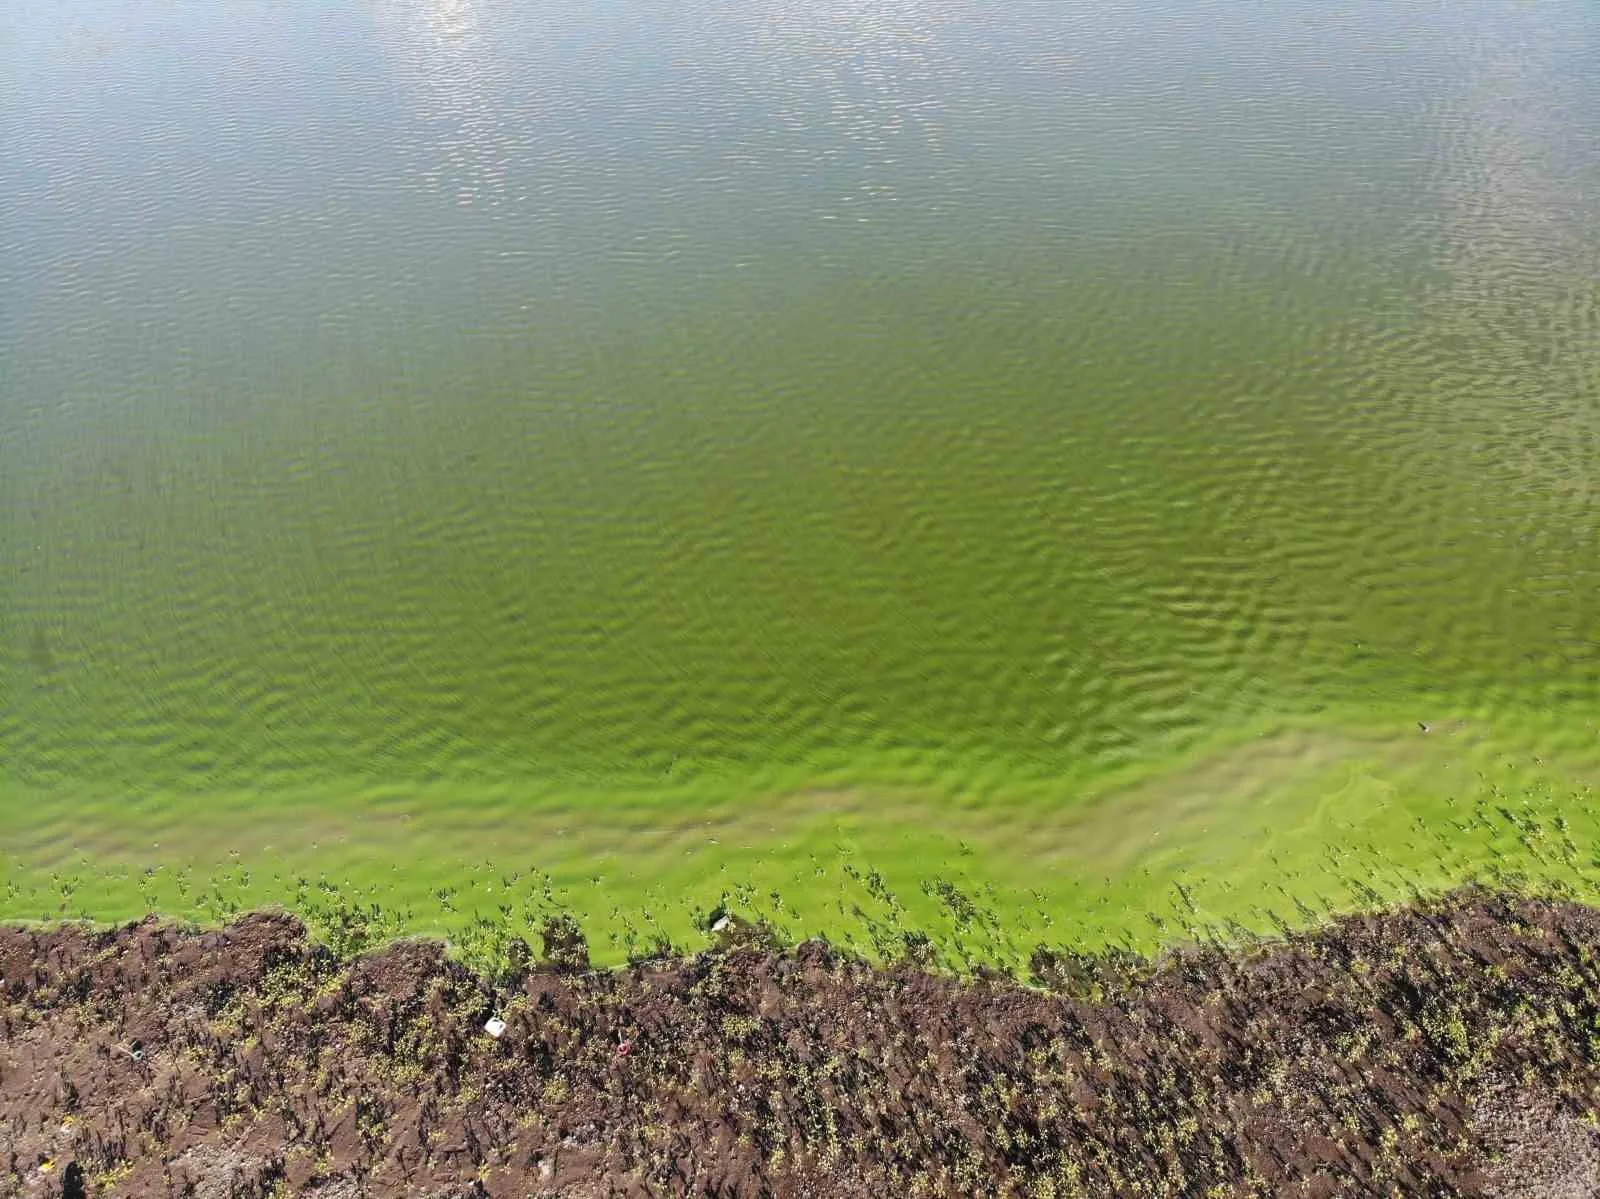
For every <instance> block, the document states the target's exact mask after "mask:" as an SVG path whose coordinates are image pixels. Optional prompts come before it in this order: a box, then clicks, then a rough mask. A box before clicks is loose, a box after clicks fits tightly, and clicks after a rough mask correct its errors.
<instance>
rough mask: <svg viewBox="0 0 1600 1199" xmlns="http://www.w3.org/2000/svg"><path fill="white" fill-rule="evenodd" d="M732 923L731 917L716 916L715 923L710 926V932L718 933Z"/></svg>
mask: <svg viewBox="0 0 1600 1199" xmlns="http://www.w3.org/2000/svg"><path fill="white" fill-rule="evenodd" d="M732 923H733V917H731V916H718V917H717V922H716V923H715V924H713V925H712V926H711V931H712V932H714V933H720V932H721V931H722V930H723V929H725V928H727V927H728V925H730V924H732Z"/></svg>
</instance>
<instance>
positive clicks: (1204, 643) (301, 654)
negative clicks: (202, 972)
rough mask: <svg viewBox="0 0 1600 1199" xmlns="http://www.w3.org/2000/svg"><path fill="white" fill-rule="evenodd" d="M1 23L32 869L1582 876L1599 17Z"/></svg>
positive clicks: (779, 8) (144, 882)
mask: <svg viewBox="0 0 1600 1199" xmlns="http://www.w3.org/2000/svg"><path fill="white" fill-rule="evenodd" d="M4 29H5V36H4V38H3V39H0V60H3V63H4V68H5V69H4V70H3V71H0V78H4V80H5V83H4V84H3V91H0V122H3V124H0V142H3V144H4V145H5V146H6V147H7V148H8V153H6V154H5V155H4V156H3V157H0V220H3V226H0V232H3V235H4V244H5V254H4V258H3V261H0V288H3V291H0V301H3V303H0V752H3V763H0V770H3V772H4V774H3V778H0V840H3V846H4V853H5V857H4V862H5V865H4V869H5V870H6V872H7V874H6V882H7V895H6V898H5V899H4V900H3V901H0V910H3V911H4V912H5V914H8V915H16V916H30V917H37V916H39V915H51V914H61V913H65V914H69V915H75V914H80V913H87V914H91V915H96V916H103V917H120V916H125V915H128V914H131V913H132V912H134V911H137V910H139V909H141V908H142V907H143V906H145V905H147V904H154V905H156V906H159V907H162V908H164V909H167V910H176V911H182V912H187V913H190V914H196V915H204V914H208V913H212V912H215V911H218V910H221V909H223V908H225V907H226V906H227V905H231V904H237V903H243V902H262V901H269V900H280V901H287V902H296V901H300V900H303V899H304V898H305V896H306V894H307V892H306V890H305V886H302V882H301V880H307V882H306V884H305V885H306V886H310V887H312V888H313V890H315V889H316V885H317V883H318V881H319V880H322V879H326V880H327V882H328V883H329V885H330V886H333V887H339V888H345V889H353V890H355V891H358V892H359V893H361V894H363V895H368V896H373V897H381V899H382V902H383V903H385V904H386V905H389V906H390V907H392V908H393V909H394V910H396V911H399V912H402V913H405V916H404V919H405V921H407V922H409V924H410V925H411V926H414V927H419V928H434V927H443V928H450V927H455V926H457V925H459V924H460V923H461V921H463V920H465V919H468V918H469V917H470V915H471V914H472V913H475V912H478V911H488V912H494V911H497V910H498V909H499V907H500V905H501V904H503V903H505V904H509V903H510V901H509V900H506V899H504V898H503V896H504V895H505V894H506V893H507V889H508V888H509V889H510V892H511V893H514V894H523V895H526V894H534V895H535V897H536V898H539V899H540V901H541V902H555V900H556V899H559V901H560V902H562V903H564V904H567V905H569V906H573V907H575V908H577V909H578V910H580V911H581V912H583V913H584V914H585V916H586V917H587V918H588V919H589V921H590V922H591V924H592V926H593V927H595V928H600V929H604V930H606V931H607V932H608V933H609V934H610V935H612V936H614V937H616V938H617V942H616V944H617V945H618V946H619V947H620V946H621V945H622V944H623V943H624V942H626V941H627V940H629V939H630V938H634V937H636V936H639V937H645V936H647V934H646V933H645V932H641V931H639V930H640V929H641V928H644V927H647V926H650V925H651V924H652V922H655V923H656V924H658V925H659V926H660V927H663V928H666V929H668V930H670V931H671V933H672V935H674V936H682V935H686V930H687V929H688V928H689V927H690V922H691V921H692V919H693V914H694V912H695V910H696V909H700V910H704V909H705V908H706V907H708V906H710V905H712V904H714V903H716V902H717V901H718V900H719V899H720V898H721V897H722V896H723V895H724V894H727V895H729V896H730V897H733V898H735V899H737V900H738V901H739V902H741V903H743V904H745V905H746V906H749V907H752V909H754V908H755V907H756V906H758V905H764V906H762V907H761V910H762V911H764V912H766V913H767V914H769V915H773V916H774V918H777V916H779V915H781V916H782V917H783V921H784V922H785V923H786V924H787V925H788V926H789V927H791V928H792V929H794V930H796V931H801V932H809V931H829V932H832V933H834V934H835V935H840V936H866V937H868V938H870V937H872V936H873V935H875V934H874V932H873V930H874V929H875V928H877V925H878V917H876V916H873V915H872V914H871V913H872V911H873V910H874V909H873V908H872V904H874V903H877V904H878V905H879V906H880V907H884V908H886V909H893V910H896V911H898V908H897V907H896V905H899V907H903V908H905V909H906V913H907V914H906V916H905V919H906V920H913V919H917V920H938V919H943V918H945V917H947V916H948V917H949V918H950V919H952V920H954V921H955V923H956V925H957V926H962V917H963V913H965V912H967V909H966V908H963V907H962V903H963V902H965V901H964V900H959V899H956V900H953V899H952V896H953V895H956V894H957V891H955V890H952V889H951V888H957V890H958V891H959V894H960V895H962V896H965V895H968V894H973V895H980V896H984V897H986V898H985V899H984V902H985V903H986V904H987V905H988V910H992V911H994V912H999V913H1003V914H1005V916H1006V918H1007V919H1006V922H1005V923H1007V924H1008V925H1009V926H1011V927H1021V926H1023V925H1026V926H1027V927H1028V928H1030V929H1038V928H1044V929H1048V930H1053V931H1052V935H1054V934H1055V933H1059V932H1061V930H1062V929H1068V930H1070V935H1072V936H1076V937H1079V938H1081V939H1086V940H1109V939H1116V938H1118V937H1132V938H1135V939H1139V938H1143V939H1144V940H1145V941H1146V942H1147V941H1148V940H1149V939H1150V938H1157V939H1159V938H1160V937H1162V936H1166V935H1169V934H1172V935H1176V933H1175V930H1181V929H1182V928H1183V927H1185V925H1186V923H1188V921H1187V917H1186V915H1185V912H1187V916H1188V917H1197V916H1198V915H1199V914H1200V913H1201V912H1202V911H1203V912H1204V913H1207V914H1209V917H1210V918H1214V919H1217V920H1242V921H1246V922H1251V921H1254V922H1255V923H1256V924H1260V923H1261V922H1262V921H1264V920H1266V919H1268V916H1267V913H1268V912H1269V911H1270V912H1271V913H1272V914H1273V915H1276V914H1277V912H1278V911H1279V910H1280V909H1281V910H1283V911H1289V910H1291V909H1294V908H1295V906H1296V905H1312V906H1315V905H1316V904H1318V903H1331V904H1339V903H1346V902H1352V901H1355V900H1359V899H1360V898H1361V897H1362V894H1363V891H1362V888H1369V887H1372V886H1374V885H1375V884H1374V882H1373V881H1372V880H1384V881H1382V886H1385V887H1389V886H1393V887H1402V886H1409V885H1413V884H1430V885H1431V884H1435V883H1438V882H1442V881H1448V880H1449V879H1451V878H1458V877H1462V876H1464V875H1466V874H1469V873H1472V872H1474V871H1483V870H1486V869H1488V868H1490V867H1492V866H1495V865H1499V866H1501V867H1506V866H1508V865H1509V866H1513V867H1516V868H1518V869H1526V870H1528V871H1530V872H1532V873H1536V874H1539V873H1543V874H1547V875H1549V876H1550V877H1560V878H1563V879H1566V880H1568V881H1570V882H1574V883H1575V884H1578V885H1587V884H1586V879H1587V878H1588V875H1589V873H1590V867H1591V865H1592V858H1593V838H1592V833H1593V828H1592V822H1591V821H1590V817H1589V814H1588V798H1587V793H1586V791H1585V788H1586V787H1588V786H1589V785H1591V784H1592V783H1593V782H1594V781H1595V779H1596V772H1595V762H1596V760H1597V758H1600V745H1597V728H1596V725H1597V719H1600V718H1597V712H1600V674H1597V666H1600V646H1597V637H1596V634H1597V617H1600V603H1597V599H1596V588H1597V584H1600V515H1597V512H1600V509H1597V506H1596V503H1595V499H1596V497H1595V489H1596V480H1597V478H1600V473H1597V471H1600V403H1597V400H1600V233H1597V231H1600V219H1597V218H1600V150H1597V147H1600V84H1597V82H1596V80H1595V78H1594V76H1593V72H1592V71H1590V70H1589V69H1587V68H1588V65H1589V64H1591V63H1592V61H1593V52H1594V51H1595V50H1596V46H1595V44H1594V43H1595V40H1596V31H1595V29H1594V27H1593V22H1592V20H1591V19H1590V14H1589V13H1588V12H1587V11H1586V6H1585V5H1584V4H1583V3H1579V2H1577V0H1571V2H1561V0H1557V2H1556V3H1553V4H1549V5H1544V6H1541V7H1540V8H1538V9H1537V10H1533V9H1529V8H1526V7H1524V6H1519V5H1512V4H1502V3H1492V2H1487V0H1486V2H1483V3H1468V4H1464V5H1450V6H1439V5H1436V4H1421V3H1418V4H1404V3H1402V4H1390V3H1385V4H1378V3H1358V4H1356V5H1354V6H1350V7H1345V8H1341V9H1339V10H1337V11H1332V10H1328V9H1326V7H1325V6H1322V7H1319V6H1313V5H1309V4H1300V3H1291V2H1287V0H1277V2H1275V3H1272V4H1269V5H1266V6H1262V7H1256V8H1252V9H1251V10H1250V11H1248V12H1246V11H1243V10H1242V9H1240V8H1239V7H1238V6H1228V5H1223V4H1220V3H1201V4H1198V5H1186V6H1181V11H1175V10H1174V8H1173V6H1167V5H1158V4H1154V3H1148V2H1146V3H1140V2H1133V3H1125V4H1112V5H1104V4H1095V5H1086V4H1077V3H1067V4H1043V3H1023V4H1018V5H1008V6H1005V8H1004V10H1003V11H999V10H997V9H995V8H993V7H991V6H986V5H979V4H974V3H965V2H962V0H950V2H944V3H912V2H903V0H889V2H886V3H881V4H869V5H864V6H863V5H846V4H842V3H835V2H834V0H818V2H816V3H809V4H793V3H791V4H781V3H756V4H745V5H738V6H732V5H720V4H714V3H690V4H686V5H685V4H675V5H670V6H669V5H656V4H652V3H648V2H646V0H623V2H621V3H617V4H610V5H593V4H577V3H572V4H552V5H540V6H528V5H517V4H512V3H508V2H505V0H347V2H345V3H341V4H336V5H322V4H318V5H311V4H305V3H294V4H289V5H270V6H269V5H264V4H252V3H238V4H232V5H226V6H218V5H207V4H200V3H192V2H188V0H180V2H179V3H176V4H173V5H168V6H164V7H162V8H160V9H159V10H156V9H149V10H145V9H142V8H140V9H133V8H127V7H124V6H118V5H114V4H109V3H99V2H93V0H71V2H69V3H66V4H63V5H59V6H56V7H54V8H52V9H50V10H44V9H39V10H37V11H33V10H27V11H19V12H15V13H11V14H8V16H7V17H6V25H5V26H4ZM1423 726H1426V729H1427V731H1424V730H1423ZM1506 812H1508V813H1509V815H1504V814H1497V813H1506ZM1546 836H1548V837H1549V838H1550V840H1548V841H1545V840H1544V838H1545V837H1546ZM874 870H876V871H878V872H879V873H878V874H877V875H873V874H872V871H874ZM859 878H867V879H869V880H870V879H876V880H878V881H874V882H873V883H872V885H871V886H870V887H867V888H866V889H865V890H863V889H862V886H861V885H858V879H859ZM952 880H954V881H952ZM1290 883H1293V884H1294V886H1293V887H1288V884H1290ZM1180 885H1181V890H1180V889H1179V887H1180ZM530 887H531V888H532V891H529V888H530ZM1196 887H1200V888H1201V889H1202V890H1200V891H1197V890H1196V889H1195V888H1196ZM1286 887H1288V889H1289V890H1292V891H1293V892H1294V893H1293V895H1292V896H1290V895H1288V894H1285V893H1283V889H1284V888H1286ZM547 889H548V895H546V890H547ZM991 889H992V890H991ZM885 895H891V896H892V902H890V900H886V899H885V898H884V896H885ZM465 896H470V897H471V898H470V899H468V898H464V897H465ZM493 896H500V897H502V898H491V897H493ZM1175 896H1176V897H1177V898H1176V899H1175V898H1174V897H1175ZM1184 896H1187V897H1188V898H1184ZM518 902H521V901H520V900H519V901H518ZM1174 903H1176V904H1177V908H1176V909H1175V908H1174V906H1173V905H1174ZM512 906H515V905H512ZM780 908H781V911H780V910H779V909H780ZM1190 909H1193V910H1190ZM647 917H648V918H647ZM899 918H900V917H898V916H896V919H899ZM967 923H968V924H970V923H971V921H970V919H968V922H967ZM962 927H964V926H962ZM863 930H865V931H863ZM957 931H960V929H959V927H958V928H957ZM991 933H993V936H999V935H1000V934H999V933H998V932H994V930H993V928H991ZM985 935H986V936H987V935H989V934H985ZM1062 935H1068V934H1065V933H1064V934H1062ZM989 950H993V952H996V953H998V952H1001V950H1000V949H999V948H997V947H996V946H994V945H991V946H989V949H988V950H985V952H988V951H989Z"/></svg>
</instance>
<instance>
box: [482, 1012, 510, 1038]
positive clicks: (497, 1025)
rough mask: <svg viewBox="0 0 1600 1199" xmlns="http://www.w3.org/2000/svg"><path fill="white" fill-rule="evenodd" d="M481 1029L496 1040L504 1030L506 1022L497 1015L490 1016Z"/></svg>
mask: <svg viewBox="0 0 1600 1199" xmlns="http://www.w3.org/2000/svg"><path fill="white" fill-rule="evenodd" d="M483 1031H484V1032H486V1033H488V1034H489V1035H490V1036H491V1037H493V1038H494V1039H495V1040H497V1041H498V1040H499V1039H500V1037H501V1036H502V1035H503V1034H504V1033H505V1031H506V1022H505V1021H504V1020H502V1019H500V1017H499V1016H490V1017H489V1020H488V1023H486V1024H485V1025H484V1026H483Z"/></svg>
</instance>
